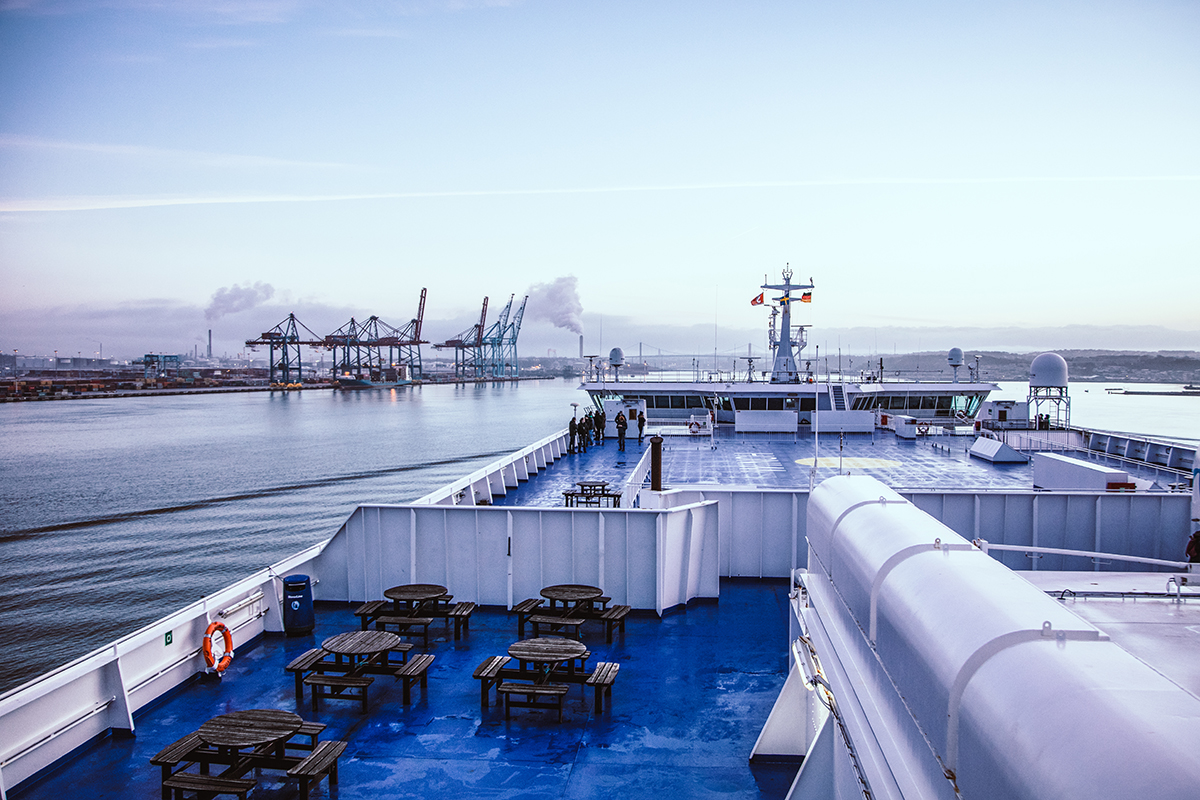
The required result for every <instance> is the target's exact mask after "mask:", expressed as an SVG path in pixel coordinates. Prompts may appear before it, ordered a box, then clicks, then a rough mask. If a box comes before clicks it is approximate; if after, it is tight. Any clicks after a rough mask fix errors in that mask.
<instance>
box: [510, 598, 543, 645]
mask: <svg viewBox="0 0 1200 800" xmlns="http://www.w3.org/2000/svg"><path fill="white" fill-rule="evenodd" d="M543 602H544V601H543V600H542V599H541V598H540V597H531V598H529V599H528V600H522V601H521V602H519V603H517V604H516V605H515V606H513V611H514V612H515V613H516V615H517V638H518V639H524V638H525V622H526V620H528V619H529V618H530V617H531V616H533V615H534V614H537V613H538V609H540V608H541V607H542V603H543Z"/></svg>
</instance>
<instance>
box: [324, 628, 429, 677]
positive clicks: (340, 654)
mask: <svg viewBox="0 0 1200 800" xmlns="http://www.w3.org/2000/svg"><path fill="white" fill-rule="evenodd" d="M321 649H322V650H324V651H325V652H327V653H331V654H333V656H334V657H335V658H336V660H337V664H338V665H339V666H343V665H344V666H345V667H346V671H347V672H355V673H359V672H379V673H381V674H385V675H390V674H392V673H393V672H395V670H396V667H397V666H401V665H402V664H403V662H404V661H406V660H407V653H408V651H409V650H411V649H412V644H410V643H408V642H405V641H404V640H402V639H401V638H400V637H399V636H397V635H396V634H394V633H391V632H390V631H347V632H346V633H339V634H337V635H336V636H330V637H329V638H328V639H326V640H325V641H323V642H321ZM392 653H400V654H401V659H400V662H399V663H396V662H393V661H392V660H391V658H390V655H391V654H392ZM324 671H326V672H329V671H331V670H330V669H329V668H328V667H326V668H325V670H324Z"/></svg>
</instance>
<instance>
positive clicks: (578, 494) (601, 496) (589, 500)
mask: <svg viewBox="0 0 1200 800" xmlns="http://www.w3.org/2000/svg"><path fill="white" fill-rule="evenodd" d="M563 502H564V504H565V505H566V507H567V508H579V507H581V506H584V507H587V506H590V507H592V508H620V507H621V493H620V492H607V491H601V492H585V491H582V490H576V489H569V490H567V491H565V492H563Z"/></svg>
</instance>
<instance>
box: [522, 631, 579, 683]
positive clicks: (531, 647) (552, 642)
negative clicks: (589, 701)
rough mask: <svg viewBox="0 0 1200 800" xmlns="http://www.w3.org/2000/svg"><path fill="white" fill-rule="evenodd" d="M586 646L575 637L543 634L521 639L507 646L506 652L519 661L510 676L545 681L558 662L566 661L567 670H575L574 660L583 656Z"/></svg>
mask: <svg viewBox="0 0 1200 800" xmlns="http://www.w3.org/2000/svg"><path fill="white" fill-rule="evenodd" d="M587 652H588V649H587V646H586V645H584V643H583V642H580V641H578V640H576V639H563V638H560V637H558V636H543V637H541V638H538V639H521V640H520V641H518V642H513V643H512V644H511V645H509V646H508V654H509V655H510V656H512V657H513V658H515V659H516V660H517V661H518V662H519V663H520V668H519V670H518V671H517V672H516V673H515V674H511V675H510V676H511V677H525V678H528V679H530V680H532V681H533V682H534V683H546V682H547V681H548V680H549V679H550V677H551V675H553V674H554V672H555V669H556V668H557V667H558V665H559V664H562V663H564V662H566V663H567V672H568V673H573V672H574V671H575V660H576V659H579V658H583V656H584V655H586V654H587Z"/></svg>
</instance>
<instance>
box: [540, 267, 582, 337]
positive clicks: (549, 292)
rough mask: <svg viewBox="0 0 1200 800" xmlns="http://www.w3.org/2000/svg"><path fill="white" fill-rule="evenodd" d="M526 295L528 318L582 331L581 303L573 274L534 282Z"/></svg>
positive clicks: (577, 283)
mask: <svg viewBox="0 0 1200 800" xmlns="http://www.w3.org/2000/svg"><path fill="white" fill-rule="evenodd" d="M528 295H529V317H530V319H535V320H544V321H546V322H549V323H551V324H552V325H554V327H556V328H566V329H567V330H569V331H571V332H572V333H583V303H581V302H580V300H579V279H578V278H576V277H575V276H574V275H567V276H564V277H562V278H556V279H555V280H554V281H553V282H551V283H536V284H534V285H533V286H530V287H529V291H528Z"/></svg>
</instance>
